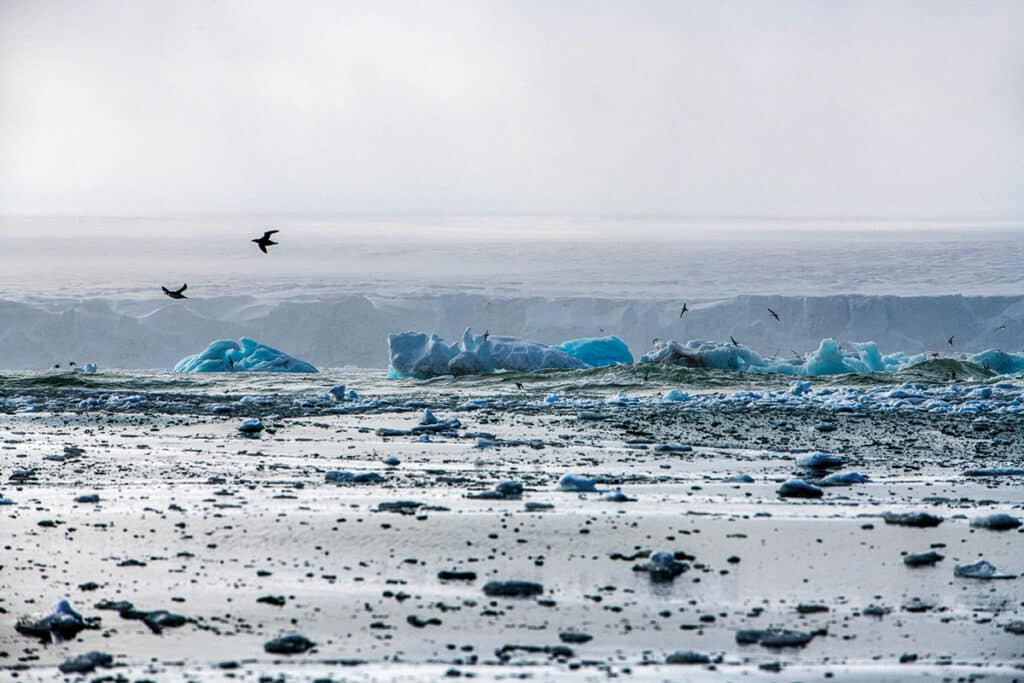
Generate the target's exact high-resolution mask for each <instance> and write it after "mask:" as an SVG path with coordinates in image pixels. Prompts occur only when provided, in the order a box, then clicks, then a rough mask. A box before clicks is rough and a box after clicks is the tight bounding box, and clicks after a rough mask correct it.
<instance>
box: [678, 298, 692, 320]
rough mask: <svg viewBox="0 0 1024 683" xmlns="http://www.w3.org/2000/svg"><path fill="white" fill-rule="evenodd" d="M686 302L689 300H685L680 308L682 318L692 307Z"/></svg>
mask: <svg viewBox="0 0 1024 683" xmlns="http://www.w3.org/2000/svg"><path fill="white" fill-rule="evenodd" d="M686 303H687V302H685V301H684V302H683V307H682V308H680V309H679V317H680V318H682V317H683V316H684V315H686V312H687V311H688V310H690V308H689V307H688V306H687V305H686Z"/></svg>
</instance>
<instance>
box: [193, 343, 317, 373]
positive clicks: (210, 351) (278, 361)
mask: <svg viewBox="0 0 1024 683" xmlns="http://www.w3.org/2000/svg"><path fill="white" fill-rule="evenodd" d="M174 371H175V372H316V371H317V369H316V368H314V367H313V366H312V365H310V364H309V363H307V362H305V361H302V360H299V359H298V358H294V357H292V356H289V355H288V354H287V353H284V352H283V351H278V350H277V349H275V348H272V347H270V346H266V345H264V344H260V343H259V342H256V341H253V340H252V339H247V338H246V337H242V338H241V339H240V340H238V341H237V342H236V341H234V340H231V339H222V340H220V341H215V342H213V343H211V344H210V345H209V346H207V347H206V348H205V349H203V350H202V351H201V352H199V353H197V354H195V355H193V356H187V357H186V358H182V359H181V360H180V361H178V364H177V365H175V366H174Z"/></svg>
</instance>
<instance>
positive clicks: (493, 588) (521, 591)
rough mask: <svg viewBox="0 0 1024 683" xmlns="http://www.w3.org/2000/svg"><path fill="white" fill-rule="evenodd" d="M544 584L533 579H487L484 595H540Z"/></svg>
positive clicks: (523, 596)
mask: <svg viewBox="0 0 1024 683" xmlns="http://www.w3.org/2000/svg"><path fill="white" fill-rule="evenodd" d="M543 592H544V586H543V585H541V584H539V583H535V582H533V581H488V582H487V584H486V585H485V586H484V595H489V596H491V597H498V598H528V597H530V596H533V595H540V594H541V593H543Z"/></svg>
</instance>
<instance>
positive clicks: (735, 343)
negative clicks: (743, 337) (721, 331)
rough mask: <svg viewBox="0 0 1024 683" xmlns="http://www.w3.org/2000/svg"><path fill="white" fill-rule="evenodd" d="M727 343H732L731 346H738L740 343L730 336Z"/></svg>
mask: <svg viewBox="0 0 1024 683" xmlns="http://www.w3.org/2000/svg"><path fill="white" fill-rule="evenodd" d="M729 341H731V342H732V345H733V346H739V345H740V343H739V342H738V341H736V337H733V336H732V335H730V336H729Z"/></svg>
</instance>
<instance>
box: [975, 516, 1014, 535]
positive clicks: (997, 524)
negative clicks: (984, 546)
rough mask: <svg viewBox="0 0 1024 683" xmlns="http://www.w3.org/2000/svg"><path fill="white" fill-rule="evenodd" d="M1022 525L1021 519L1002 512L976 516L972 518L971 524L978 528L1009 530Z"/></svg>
mask: <svg viewBox="0 0 1024 683" xmlns="http://www.w3.org/2000/svg"><path fill="white" fill-rule="evenodd" d="M1020 525H1021V521H1020V520H1019V519H1018V518H1016V517H1014V516H1013V515H1008V514H1006V513H1004V512H1000V513H997V514H994V515H985V516H983V517H975V518H974V519H972V520H971V526H973V527H975V528H978V529H992V530H993V531H1009V530H1010V529H1016V528H1017V527H1019V526H1020Z"/></svg>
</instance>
